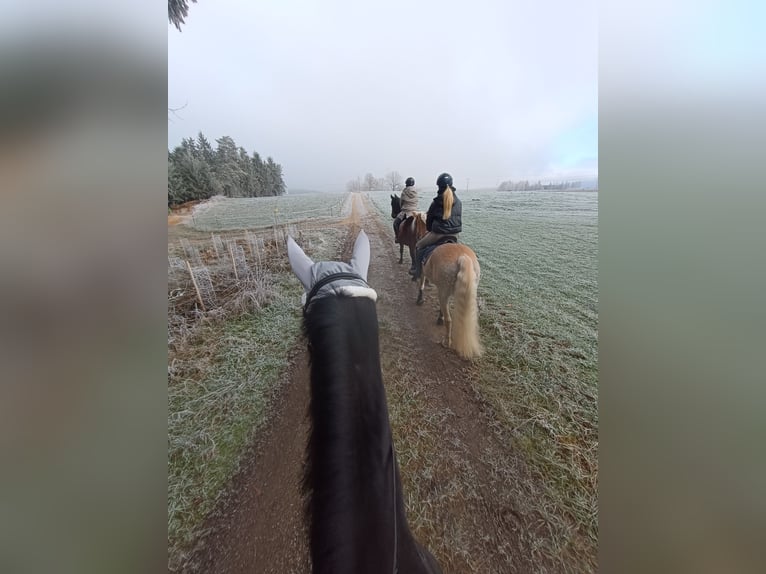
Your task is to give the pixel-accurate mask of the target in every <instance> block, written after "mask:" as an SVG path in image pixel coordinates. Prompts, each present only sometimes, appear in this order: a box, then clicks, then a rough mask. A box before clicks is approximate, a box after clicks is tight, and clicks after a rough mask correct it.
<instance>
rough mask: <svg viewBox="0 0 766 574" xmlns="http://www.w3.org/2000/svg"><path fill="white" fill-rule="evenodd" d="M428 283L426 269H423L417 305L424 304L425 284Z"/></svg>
mask: <svg viewBox="0 0 766 574" xmlns="http://www.w3.org/2000/svg"><path fill="white" fill-rule="evenodd" d="M425 283H426V275H425V272H424V271H421V277H420V285H419V289H418V300H417V301H415V303H416V304H417V305H422V304H423V286H424V285H425Z"/></svg>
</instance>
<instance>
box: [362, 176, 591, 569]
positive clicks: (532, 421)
mask: <svg viewBox="0 0 766 574" xmlns="http://www.w3.org/2000/svg"><path fill="white" fill-rule="evenodd" d="M458 194H459V197H460V198H461V201H462V202H463V233H462V234H461V240H462V241H463V242H465V243H466V244H468V245H469V246H470V247H471V248H473V250H474V251H475V252H476V254H477V256H478V258H479V262H480V264H481V272H482V275H481V281H480V284H479V298H480V306H481V313H480V322H481V337H482V342H483V343H484V345H485V347H486V353H485V356H484V357H482V359H481V360H480V361H478V363H477V366H478V369H477V381H476V382H477V385H478V388H479V390H480V393H481V395H482V397H483V399H484V400H485V401H486V402H487V403H488V404H489V405H490V406H491V408H492V410H493V412H494V416H495V417H496V419H497V421H498V423H499V424H498V425H497V426H496V432H497V433H498V435H499V436H500V437H501V438H502V439H503V440H504V441H505V442H506V443H508V444H513V445H515V447H516V448H517V449H519V450H520V451H521V452H523V453H524V455H525V459H526V461H527V463H528V464H529V466H530V468H531V470H532V472H533V474H534V475H535V476H536V477H537V479H538V480H537V481H536V484H530V485H516V486H514V487H513V488H518V489H519V490H520V491H521V490H524V491H525V492H526V493H527V495H526V497H527V498H530V499H531V498H534V497H535V496H539V497H540V498H541V499H546V501H545V502H543V500H540V501H539V502H538V504H539V507H540V508H542V509H544V514H545V517H546V524H545V528H546V529H547V530H548V532H549V536H550V539H552V540H554V541H555V542H554V543H553V545H551V546H549V547H548V548H545V549H543V550H544V553H545V554H547V555H548V556H549V557H551V558H552V559H553V560H557V559H560V558H561V557H562V556H566V555H569V556H572V555H575V556H577V557H578V561H582V562H583V563H590V564H591V565H592V566H593V568H595V564H596V554H597V551H596V549H597V541H598V521H597V513H598V506H597V504H598V498H597V496H598V495H597V492H598V488H597V482H598V399H597V395H598V387H597V385H598V193H595V192H578V193H561V192H539V191H536V192H496V191H480V192H466V193H460V191H458ZM433 195H434V193H433V192H431V191H429V192H428V193H423V192H421V198H420V207H421V209H422V210H424V211H425V210H426V209H427V208H428V205H429V204H430V201H431V198H432V197H433ZM369 197H370V198H371V199H372V200H373V202H374V203H375V205H376V206H377V207H378V209H379V211H380V216H381V218H382V219H383V220H385V221H386V222H389V223H390V221H391V217H390V213H391V206H390V197H389V194H387V193H379V192H375V193H370V194H369ZM392 233H393V231H392ZM497 465H498V472H501V471H502V461H498V462H497ZM529 493H532V494H529Z"/></svg>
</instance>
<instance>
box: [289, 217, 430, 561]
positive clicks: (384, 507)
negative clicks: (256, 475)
mask: <svg viewBox="0 0 766 574" xmlns="http://www.w3.org/2000/svg"><path fill="white" fill-rule="evenodd" d="M287 255H288V258H289V259H290V265H291V267H292V269H293V272H294V273H295V275H297V276H298V279H300V281H301V283H302V284H303V287H304V288H305V289H306V292H307V295H306V299H305V303H304V308H303V329H304V333H305V335H306V337H307V338H308V347H309V352H310V363H311V383H310V388H311V402H310V404H309V414H310V417H311V434H310V437H309V442H308V446H307V449H306V466H305V474H304V482H303V488H304V494H305V495H306V519H307V523H308V532H309V549H310V554H311V563H312V571H313V572H314V573H323V574H324V573H333V574H352V573H353V574H356V573H361V572H364V573H365V574H366V573H370V574H392V573H396V572H401V573H402V574H404V573H405V572H408V573H409V572H412V573H423V574H441V569H440V567H439V565H438V564H437V562H436V560H435V559H434V557H433V556H432V555H431V553H430V552H428V550H426V549H425V548H423V547H422V546H420V544H418V543H417V541H416V540H415V539H414V538H413V536H412V534H411V532H410V529H409V527H408V525H407V519H406V517H405V512H404V498H403V496H402V483H401V479H400V476H399V467H398V465H397V463H396V456H395V454H394V444H393V440H392V437H391V427H390V425H389V421H388V408H387V406H386V393H385V390H384V388H383V378H382V374H381V371H380V351H379V346H378V345H379V341H378V317H377V313H376V310H375V300H376V298H377V294H376V293H375V291H373V290H372V289H371V288H370V287H369V286H368V285H367V268H368V266H369V263H370V242H369V239H368V238H367V235H365V233H364V232H363V231H362V232H360V233H359V236H358V237H357V239H356V243H355V244H354V251H353V256H352V258H351V263H350V264H347V263H340V262H319V263H314V262H313V261H312V260H311V259H310V258H309V257H308V256H307V255H306V254H305V253H304V252H303V251H302V250H301V248H300V247H298V245H297V244H296V243H295V241H293V239H292V238H288V240H287Z"/></svg>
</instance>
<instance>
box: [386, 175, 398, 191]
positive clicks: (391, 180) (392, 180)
mask: <svg viewBox="0 0 766 574" xmlns="http://www.w3.org/2000/svg"><path fill="white" fill-rule="evenodd" d="M385 182H386V185H387V186H388V187H390V188H391V191H399V190H400V189H401V187H402V176H401V175H399V172H398V171H391V172H388V173H387V174H386V178H385Z"/></svg>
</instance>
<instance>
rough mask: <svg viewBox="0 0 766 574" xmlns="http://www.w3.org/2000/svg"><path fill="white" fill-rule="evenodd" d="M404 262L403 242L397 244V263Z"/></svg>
mask: <svg viewBox="0 0 766 574" xmlns="http://www.w3.org/2000/svg"><path fill="white" fill-rule="evenodd" d="M403 262H404V243H400V244H399V265H401V264H402V263H403Z"/></svg>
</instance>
